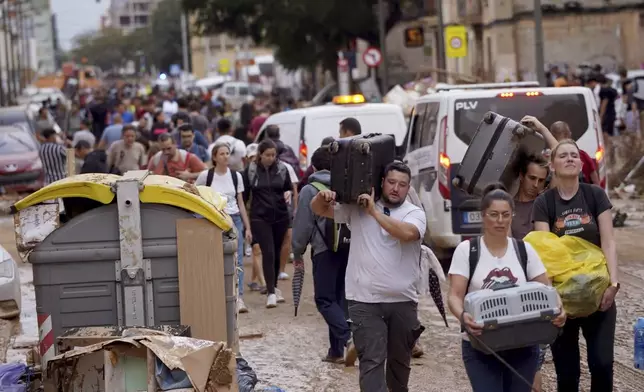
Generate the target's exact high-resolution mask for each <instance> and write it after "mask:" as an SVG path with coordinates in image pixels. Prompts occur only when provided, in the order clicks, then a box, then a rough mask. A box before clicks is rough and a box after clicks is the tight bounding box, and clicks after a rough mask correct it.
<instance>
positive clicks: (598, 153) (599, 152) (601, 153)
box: [595, 146, 604, 163]
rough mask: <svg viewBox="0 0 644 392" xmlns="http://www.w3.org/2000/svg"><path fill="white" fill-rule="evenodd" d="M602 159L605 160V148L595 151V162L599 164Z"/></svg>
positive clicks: (600, 147)
mask: <svg viewBox="0 0 644 392" xmlns="http://www.w3.org/2000/svg"><path fill="white" fill-rule="evenodd" d="M602 159H604V147H602V146H599V148H598V149H597V151H595V160H596V161H597V163H599V161H601V160H602Z"/></svg>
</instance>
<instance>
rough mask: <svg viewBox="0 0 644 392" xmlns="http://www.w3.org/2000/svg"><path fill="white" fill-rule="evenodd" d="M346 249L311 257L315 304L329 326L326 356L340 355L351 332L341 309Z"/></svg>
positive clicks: (346, 258)
mask: <svg viewBox="0 0 644 392" xmlns="http://www.w3.org/2000/svg"><path fill="white" fill-rule="evenodd" d="M348 260H349V253H348V252H331V251H328V250H327V251H325V252H322V253H318V254H317V255H315V256H313V288H314V291H315V306H317V308H318V311H319V312H320V314H321V315H322V317H324V321H326V324H327V326H328V327H329V352H328V356H330V357H334V358H340V357H342V356H343V355H344V347H345V346H346V344H347V342H348V341H349V338H350V337H351V331H350V330H349V324H348V323H347V318H346V315H345V312H344V309H345V302H346V301H345V298H344V275H345V273H346V271H347V262H348Z"/></svg>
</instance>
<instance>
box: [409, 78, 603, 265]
mask: <svg viewBox="0 0 644 392" xmlns="http://www.w3.org/2000/svg"><path fill="white" fill-rule="evenodd" d="M531 84H532V85H535V87H527V86H530V85H531ZM517 86H518V87H517ZM537 86H538V84H537V83H536V82H522V83H514V84H513V83H499V84H489V85H466V86H451V87H450V86H446V87H444V89H443V90H439V91H438V92H437V93H435V94H431V95H425V96H423V97H421V98H419V99H418V101H417V102H416V104H415V105H414V110H413V113H412V117H411V121H410V124H409V132H408V134H407V136H406V140H405V142H406V145H407V150H406V155H405V161H406V162H407V164H408V165H409V168H410V169H411V172H412V186H414V188H415V189H416V191H417V192H418V195H419V197H420V200H421V201H422V203H423V207H424V209H425V213H426V215H427V228H428V230H427V235H426V237H425V241H426V242H428V243H429V244H431V245H432V246H433V247H435V248H436V249H437V250H447V251H448V252H447V253H448V254H449V251H450V250H451V249H453V248H455V247H456V246H457V245H458V244H459V243H460V242H461V241H462V240H463V238H464V237H465V238H467V237H471V236H473V235H477V234H479V233H480V225H481V213H480V211H479V209H478V205H479V201H478V200H475V199H472V198H467V197H464V195H463V193H462V192H454V189H453V186H452V181H451V180H452V175H453V174H454V172H455V170H453V169H454V167H455V165H457V164H460V162H461V160H462V159H463V156H464V154H465V151H466V150H467V148H468V145H469V144H470V142H471V140H472V137H473V136H474V133H475V132H476V129H477V127H478V125H479V123H480V122H481V120H482V118H483V116H484V114H485V113H486V112H488V111H493V112H496V113H499V114H501V115H504V116H508V117H510V118H513V119H515V120H517V121H518V120H520V119H521V118H522V117H523V116H525V115H532V116H535V117H537V118H538V119H539V120H540V121H541V122H542V123H543V124H545V125H546V126H547V127H550V125H551V124H552V123H553V122H555V121H565V122H567V123H568V124H569V125H570V129H571V130H572V133H573V137H574V139H575V140H576V141H577V144H578V145H579V147H580V148H581V149H582V150H584V151H586V152H587V153H588V154H589V155H590V156H591V157H594V158H595V160H596V161H597V163H598V167H599V176H600V179H601V181H602V186H605V181H606V171H605V167H604V159H603V158H604V144H603V139H602V132H601V126H600V121H599V115H598V111H597V105H596V103H595V99H594V96H593V93H592V91H591V90H590V89H588V88H586V87H564V88H544V87H537ZM537 143H543V142H540V141H538V140H537ZM543 147H545V145H539V146H534V148H535V149H536V150H539V151H540V150H541V149H542V148H543ZM450 168H451V169H452V170H450Z"/></svg>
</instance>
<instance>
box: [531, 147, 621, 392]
mask: <svg viewBox="0 0 644 392" xmlns="http://www.w3.org/2000/svg"><path fill="white" fill-rule="evenodd" d="M550 166H551V170H552V172H553V174H554V175H555V176H556V180H557V181H556V183H555V184H556V185H555V187H554V188H552V189H549V190H548V191H546V192H544V193H543V194H541V195H540V196H539V197H538V198H537V200H536V201H535V204H534V208H533V211H532V214H533V215H532V217H533V218H532V220H533V221H534V228H535V230H539V231H549V232H552V233H554V234H556V235H558V236H563V235H571V236H576V237H579V238H582V239H584V240H586V241H588V242H590V243H592V244H595V245H597V246H598V247H600V248H601V249H602V251H603V253H604V256H605V257H606V262H607V266H608V272H609V274H610V281H611V285H610V286H609V287H608V288H607V289H606V291H605V292H604V294H603V297H602V300H601V304H600V307H599V309H598V310H597V311H596V312H595V313H593V314H591V315H589V316H587V317H579V318H574V319H570V320H569V322H568V323H566V326H565V327H564V328H563V332H562V334H561V335H560V336H559V337H558V338H557V340H556V341H555V342H554V343H553V344H552V357H553V359H554V362H555V370H556V371H557V390H558V391H559V392H575V391H578V390H579V377H580V369H579V362H580V358H579V330H580V329H581V331H582V333H583V334H584V338H585V339H586V345H587V347H588V367H589V370H590V375H591V389H590V390H591V392H603V391H612V390H613V357H614V349H613V347H614V341H615V322H616V317H617V310H616V307H615V302H614V301H615V295H616V294H617V292H618V291H619V287H620V285H619V280H618V268H617V252H616V249H615V237H614V233H613V217H612V214H611V211H610V210H611V208H612V205H611V203H610V201H609V200H608V197H607V196H606V193H605V192H604V190H603V189H602V188H600V187H598V186H596V185H590V184H584V183H580V181H579V173H580V172H581V170H582V162H581V158H580V152H579V147H577V144H576V143H575V142H574V141H573V140H570V139H568V140H562V141H560V142H559V144H558V145H557V146H556V147H555V148H554V149H553V150H552V153H551V155H550Z"/></svg>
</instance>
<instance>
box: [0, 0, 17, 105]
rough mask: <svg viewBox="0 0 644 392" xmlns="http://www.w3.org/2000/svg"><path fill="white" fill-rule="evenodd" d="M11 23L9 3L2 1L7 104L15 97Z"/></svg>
mask: <svg viewBox="0 0 644 392" xmlns="http://www.w3.org/2000/svg"><path fill="white" fill-rule="evenodd" d="M8 27H9V23H8V22H7V3H6V2H4V1H3V2H2V33H3V35H4V54H5V61H4V64H5V68H6V81H7V90H8V91H7V93H8V96H7V97H6V98H7V99H6V100H5V104H11V102H12V101H13V97H14V91H13V83H11V64H10V58H11V56H10V54H9V46H10V43H9V39H8V38H9V34H10V31H9V29H8Z"/></svg>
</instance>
